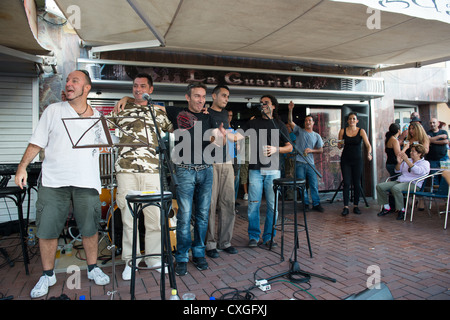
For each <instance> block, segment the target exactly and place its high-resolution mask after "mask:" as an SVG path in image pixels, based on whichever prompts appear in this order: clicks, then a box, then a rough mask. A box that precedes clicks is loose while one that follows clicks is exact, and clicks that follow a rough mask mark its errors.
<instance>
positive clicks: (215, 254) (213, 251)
mask: <svg viewBox="0 0 450 320" xmlns="http://www.w3.org/2000/svg"><path fill="white" fill-rule="evenodd" d="M206 255H207V256H208V257H210V258H213V259H215V258H218V257H219V252H217V250H216V249H211V250H206Z"/></svg>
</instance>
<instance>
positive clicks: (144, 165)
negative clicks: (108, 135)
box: [111, 103, 173, 173]
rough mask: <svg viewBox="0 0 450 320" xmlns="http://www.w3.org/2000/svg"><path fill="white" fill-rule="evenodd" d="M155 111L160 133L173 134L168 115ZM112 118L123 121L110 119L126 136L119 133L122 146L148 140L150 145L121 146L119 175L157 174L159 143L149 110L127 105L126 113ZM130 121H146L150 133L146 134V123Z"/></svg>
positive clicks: (132, 104) (144, 106) (117, 168)
mask: <svg viewBox="0 0 450 320" xmlns="http://www.w3.org/2000/svg"><path fill="white" fill-rule="evenodd" d="M154 110H155V118H156V122H157V124H158V127H159V130H160V131H165V132H167V131H171V130H172V129H173V125H172V123H171V122H170V121H169V119H168V118H167V115H166V113H165V112H164V111H162V110H161V109H159V108H157V107H156V108H154ZM113 115H114V116H118V117H120V118H113V119H111V120H112V122H114V123H115V124H116V125H117V126H119V127H120V128H121V129H122V130H123V131H124V132H126V133H127V134H125V133H123V132H120V138H119V139H120V140H119V143H120V144H133V143H141V144H142V142H141V141H143V142H147V137H148V142H149V145H150V146H149V147H142V146H139V147H131V146H120V147H119V149H118V156H117V161H116V165H115V169H116V172H117V173H119V172H127V173H142V172H145V173H158V163H159V158H158V155H157V154H156V150H155V149H156V144H157V141H158V140H157V137H156V132H155V126H154V123H153V119H152V115H151V113H150V111H149V110H148V106H147V105H143V106H142V105H137V104H134V103H127V104H126V106H125V108H124V110H123V111H121V112H120V113H119V114H113ZM127 117H129V118H127ZM131 117H144V118H145V125H146V126H147V133H145V129H144V121H143V119H136V118H131ZM138 139H139V140H141V141H139V140H138Z"/></svg>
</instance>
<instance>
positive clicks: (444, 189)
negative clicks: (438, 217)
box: [405, 171, 450, 229]
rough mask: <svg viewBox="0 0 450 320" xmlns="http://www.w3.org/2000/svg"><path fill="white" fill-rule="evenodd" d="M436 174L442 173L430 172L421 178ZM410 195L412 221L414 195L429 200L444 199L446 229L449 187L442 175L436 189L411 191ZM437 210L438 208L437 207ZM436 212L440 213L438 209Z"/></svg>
mask: <svg viewBox="0 0 450 320" xmlns="http://www.w3.org/2000/svg"><path fill="white" fill-rule="evenodd" d="M436 175H442V171H440V172H437V173H434V174H431V175H428V176H427V177H425V178H423V179H426V178H430V177H434V176H436ZM412 195H413V207H412V209H411V218H410V221H412V219H413V214H414V201H415V197H416V196H419V197H424V198H429V199H430V200H432V199H434V200H437V199H446V206H445V222H444V229H447V219H448V206H449V195H450V188H449V187H448V183H447V181H446V180H445V179H444V178H443V177H442V178H441V179H440V183H439V188H438V189H433V188H432V189H431V191H429V192H425V191H414V192H412ZM438 210H439V208H438ZM438 213H439V214H440V213H441V212H439V211H438ZM405 218H406V215H405Z"/></svg>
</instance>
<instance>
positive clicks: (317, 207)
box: [312, 203, 324, 212]
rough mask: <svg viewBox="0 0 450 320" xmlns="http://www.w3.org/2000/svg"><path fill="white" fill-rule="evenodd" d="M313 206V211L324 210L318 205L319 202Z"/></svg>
mask: <svg viewBox="0 0 450 320" xmlns="http://www.w3.org/2000/svg"><path fill="white" fill-rule="evenodd" d="M312 208H313V210H315V211H319V212H323V211H324V209H323V207H322V206H321V205H320V203H319V204H318V205H317V206H314V207H312Z"/></svg>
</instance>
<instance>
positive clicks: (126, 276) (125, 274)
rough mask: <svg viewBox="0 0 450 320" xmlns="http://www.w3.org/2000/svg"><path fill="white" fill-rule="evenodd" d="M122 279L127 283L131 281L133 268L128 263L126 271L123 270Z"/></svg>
mask: <svg viewBox="0 0 450 320" xmlns="http://www.w3.org/2000/svg"><path fill="white" fill-rule="evenodd" d="M122 279H123V280H125V281H128V280H131V267H130V266H129V265H128V263H127V264H126V265H125V269H123V272H122Z"/></svg>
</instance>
